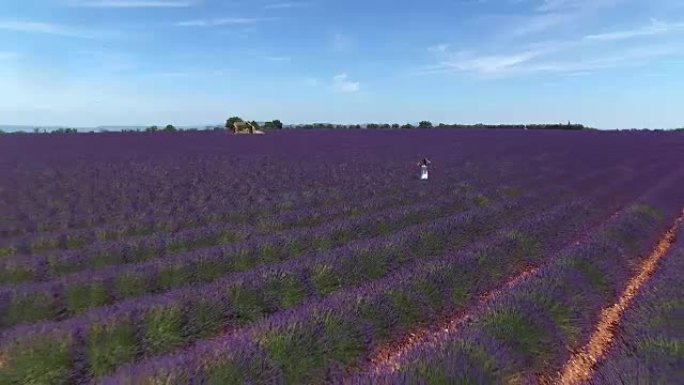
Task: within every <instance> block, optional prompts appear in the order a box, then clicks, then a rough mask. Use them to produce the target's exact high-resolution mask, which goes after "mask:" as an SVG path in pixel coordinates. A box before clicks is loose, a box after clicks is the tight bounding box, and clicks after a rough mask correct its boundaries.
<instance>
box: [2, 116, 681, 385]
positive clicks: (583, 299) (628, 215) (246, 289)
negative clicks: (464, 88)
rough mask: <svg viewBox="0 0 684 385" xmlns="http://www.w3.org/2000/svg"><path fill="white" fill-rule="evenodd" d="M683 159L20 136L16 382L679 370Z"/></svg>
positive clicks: (544, 143)
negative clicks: (426, 163) (424, 177)
mask: <svg viewBox="0 0 684 385" xmlns="http://www.w3.org/2000/svg"><path fill="white" fill-rule="evenodd" d="M424 156H427V157H428V158H430V160H431V161H432V165H431V168H430V179H429V180H428V181H420V180H419V179H418V173H419V168H418V166H417V163H418V161H419V160H420V159H421V158H422V157H424ZM683 164H684V135H682V134H679V133H643V132H642V133H618V132H610V133H609V132H563V131H518V130H516V131H506V130H486V131H484V130H483V131H478V130H438V129H430V130H402V131H383V130H378V131H287V132H274V133H269V134H267V135H264V136H232V135H229V134H226V133H219V132H194V133H193V132H183V133H168V134H167V133H150V134H148V133H125V134H122V133H103V134H73V135H28V134H27V135H5V136H0V384H86V383H97V384H150V385H151V384H217V385H218V384H368V385H370V384H387V385H389V384H416V385H418V384H430V385H432V384H528V383H548V384H553V383H563V384H580V383H583V384H588V383H591V384H623V383H624V384H632V383H643V384H646V383H649V384H650V383H667V384H670V383H677V382H678V381H680V380H681V378H684V373H682V369H681V368H682V365H681V363H682V362H684V353H683V350H682V341H683V340H684V331H682V329H681V325H679V324H677V323H676V322H674V321H672V320H673V319H676V318H677V317H678V315H681V314H682V312H683V311H684V303H682V300H681V298H682V297H683V296H684V293H682V291H681V289H678V288H681V287H682V280H681V277H682V274H681V273H682V272H681V268H682V263H681V259H682V256H684V254H682V250H684V246H683V245H682V242H683V241H682V239H684V231H683V230H681V229H680V224H681V216H682V215H683V214H684V212H683V211H682V210H683V209H684V166H683ZM678 219H679V221H678ZM677 235H679V236H678V237H677ZM654 250H655V251H654ZM678 261H679V262H678ZM654 293H660V294H658V295H656V294H654ZM616 303H618V304H619V306H617V307H615V309H614V310H615V311H614V313H612V314H613V315H615V316H614V317H612V318H610V317H609V315H608V313H610V312H609V311H608V310H605V311H604V309H609V308H610V307H611V306H612V305H614V304H616ZM602 328H603V329H602ZM597 330H598V331H599V332H597ZM637 368H638V369H640V370H637ZM644 379H645V380H644ZM637 381H642V382H637ZM649 381H650V382H649Z"/></svg>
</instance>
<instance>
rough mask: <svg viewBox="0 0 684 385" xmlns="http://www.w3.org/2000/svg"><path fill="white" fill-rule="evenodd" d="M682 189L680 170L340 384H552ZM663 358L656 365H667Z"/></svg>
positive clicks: (678, 205) (676, 206)
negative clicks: (431, 336) (468, 317)
mask: <svg viewBox="0 0 684 385" xmlns="http://www.w3.org/2000/svg"><path fill="white" fill-rule="evenodd" d="M682 188H684V177H683V176H682V173H679V174H678V176H677V177H675V178H668V180H667V182H666V184H661V185H660V186H659V187H658V188H656V189H655V190H654V191H652V192H651V193H650V194H649V195H648V196H646V197H644V198H643V199H641V202H640V203H638V204H636V205H635V206H633V207H632V208H631V209H630V210H628V211H626V212H624V213H622V214H621V215H619V217H618V218H617V219H616V220H614V221H612V222H609V223H607V224H606V225H604V226H603V227H602V228H601V229H600V231H597V232H596V234H595V235H593V236H592V237H591V238H590V239H589V240H588V241H586V242H583V243H580V244H577V245H572V246H570V247H568V248H566V249H564V250H562V251H561V252H560V253H559V256H558V257H557V258H556V261H555V262H554V263H553V264H552V265H550V266H548V267H546V268H543V269H542V270H541V271H540V272H539V273H537V274H536V275H534V276H532V277H530V278H528V279H527V280H526V281H524V282H523V283H522V284H521V285H519V286H518V287H516V288H515V289H513V290H511V291H509V292H507V293H505V294H504V295H503V296H501V297H500V298H497V299H496V300H494V301H493V302H491V303H489V304H487V306H485V307H484V308H483V309H481V311H479V312H478V314H477V315H476V316H475V317H474V319H473V320H472V321H471V322H470V323H468V324H466V325H463V327H462V328H461V329H460V330H458V331H456V332H455V333H452V334H449V335H446V336H440V337H438V338H437V339H436V340H431V341H429V342H426V343H423V344H419V345H417V346H415V347H413V348H412V349H411V350H409V352H408V353H407V354H405V355H404V356H403V357H402V359H401V360H400V362H399V363H398V365H396V366H393V367H384V368H382V369H381V370H379V371H376V372H371V373H367V374H364V375H360V376H356V377H352V378H350V379H347V380H346V381H343V383H345V384H354V385H365V384H374V385H377V384H379V385H383V384H393V385H394V384H442V383H452V382H459V383H473V384H498V383H510V382H516V383H540V382H541V383H546V382H549V381H550V382H553V381H554V380H555V379H556V373H559V372H560V370H561V368H562V366H563V364H564V363H565V362H567V361H568V359H569V358H570V356H571V354H572V352H575V351H578V350H579V349H580V348H581V347H582V346H583V345H584V344H585V343H586V342H587V341H588V339H589V336H590V335H591V333H592V332H593V331H594V327H595V325H596V323H597V321H598V319H599V317H600V314H601V311H602V309H604V308H606V307H608V306H610V305H612V304H613V303H614V302H615V301H616V300H617V298H618V296H619V295H620V294H621V293H622V291H623V290H624V288H625V285H626V283H627V281H628V280H629V278H631V276H633V275H634V274H635V273H636V267H637V266H638V264H639V262H640V261H641V260H642V259H643V257H644V256H645V255H648V254H650V252H651V251H652V249H653V247H654V246H655V245H656V243H657V242H658V240H659V238H660V237H661V236H662V235H663V234H664V233H665V231H666V230H667V229H668V227H669V226H670V225H671V223H672V222H673V221H674V218H675V217H677V216H678V215H679V213H680V212H681V210H682V207H683V206H684V200H683V199H682V196H681V191H682ZM675 274H676V273H675ZM680 357H681V355H680ZM662 358H663V357H659V358H657V360H658V361H659V363H658V364H656V365H667V364H668V361H667V360H663V359H662ZM675 359H676V358H675ZM668 374H672V372H669V373H668ZM632 379H634V378H632ZM626 383H630V384H632V383H636V382H631V380H630V381H627V382H626ZM649 383H650V382H649ZM665 383H667V382H665Z"/></svg>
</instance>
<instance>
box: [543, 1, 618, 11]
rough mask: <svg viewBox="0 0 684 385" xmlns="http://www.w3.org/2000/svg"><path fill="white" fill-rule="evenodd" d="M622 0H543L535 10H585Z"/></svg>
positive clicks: (608, 5)
mask: <svg viewBox="0 0 684 385" xmlns="http://www.w3.org/2000/svg"><path fill="white" fill-rule="evenodd" d="M622 1H624V0H544V1H543V2H542V4H541V5H539V6H538V7H537V8H536V10H537V11H539V12H558V11H586V10H591V9H597V8H604V7H611V6H614V5H616V4H618V3H620V2H622Z"/></svg>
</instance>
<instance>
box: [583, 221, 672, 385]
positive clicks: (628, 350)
mask: <svg viewBox="0 0 684 385" xmlns="http://www.w3.org/2000/svg"><path fill="white" fill-rule="evenodd" d="M683 271H684V230H680V231H679V233H678V235H677V241H676V243H675V244H674V245H673V248H672V249H671V250H670V251H669V252H668V253H667V254H666V255H665V256H664V257H663V259H662V261H661V262H660V263H659V266H658V270H657V271H656V273H655V274H654V275H653V277H651V279H650V280H649V281H648V282H647V283H646V284H645V285H644V286H643V287H642V288H641V290H640V292H639V294H637V296H636V297H635V298H634V300H633V302H632V304H631V305H630V307H629V308H628V309H627V310H626V311H625V313H624V315H623V318H622V321H621V322H620V326H619V327H618V329H617V330H616V332H615V335H616V338H615V340H614V342H613V346H612V347H611V349H610V350H609V351H608V353H607V357H606V358H605V360H604V362H601V363H600V364H599V367H598V368H597V369H596V370H595V371H594V373H593V375H592V378H591V380H589V381H588V384H589V385H627V384H639V385H641V384H676V383H680V382H681V381H682V379H684V345H683V344H684V324H683V321H682V320H684V286H682V272H683Z"/></svg>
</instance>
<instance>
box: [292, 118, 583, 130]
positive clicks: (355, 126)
mask: <svg viewBox="0 0 684 385" xmlns="http://www.w3.org/2000/svg"><path fill="white" fill-rule="evenodd" d="M434 127H437V128H458V129H465V128H477V129H518V130H588V129H591V128H589V127H585V126H584V125H582V124H573V123H570V122H568V123H567V124H563V123H560V124H481V123H479V124H445V123H439V124H437V125H436V126H435V125H433V124H432V122H430V121H427V120H423V121H421V122H419V123H418V125H417V126H414V125H412V124H410V123H406V124H398V123H393V124H389V123H368V124H366V125H365V126H362V125H360V124H350V125H344V124H332V123H313V124H300V125H295V126H292V128H294V129H347V130H353V129H357V130H358V129H363V128H365V129H367V130H378V129H383V130H389V129H395V130H396V129H411V128H434Z"/></svg>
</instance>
